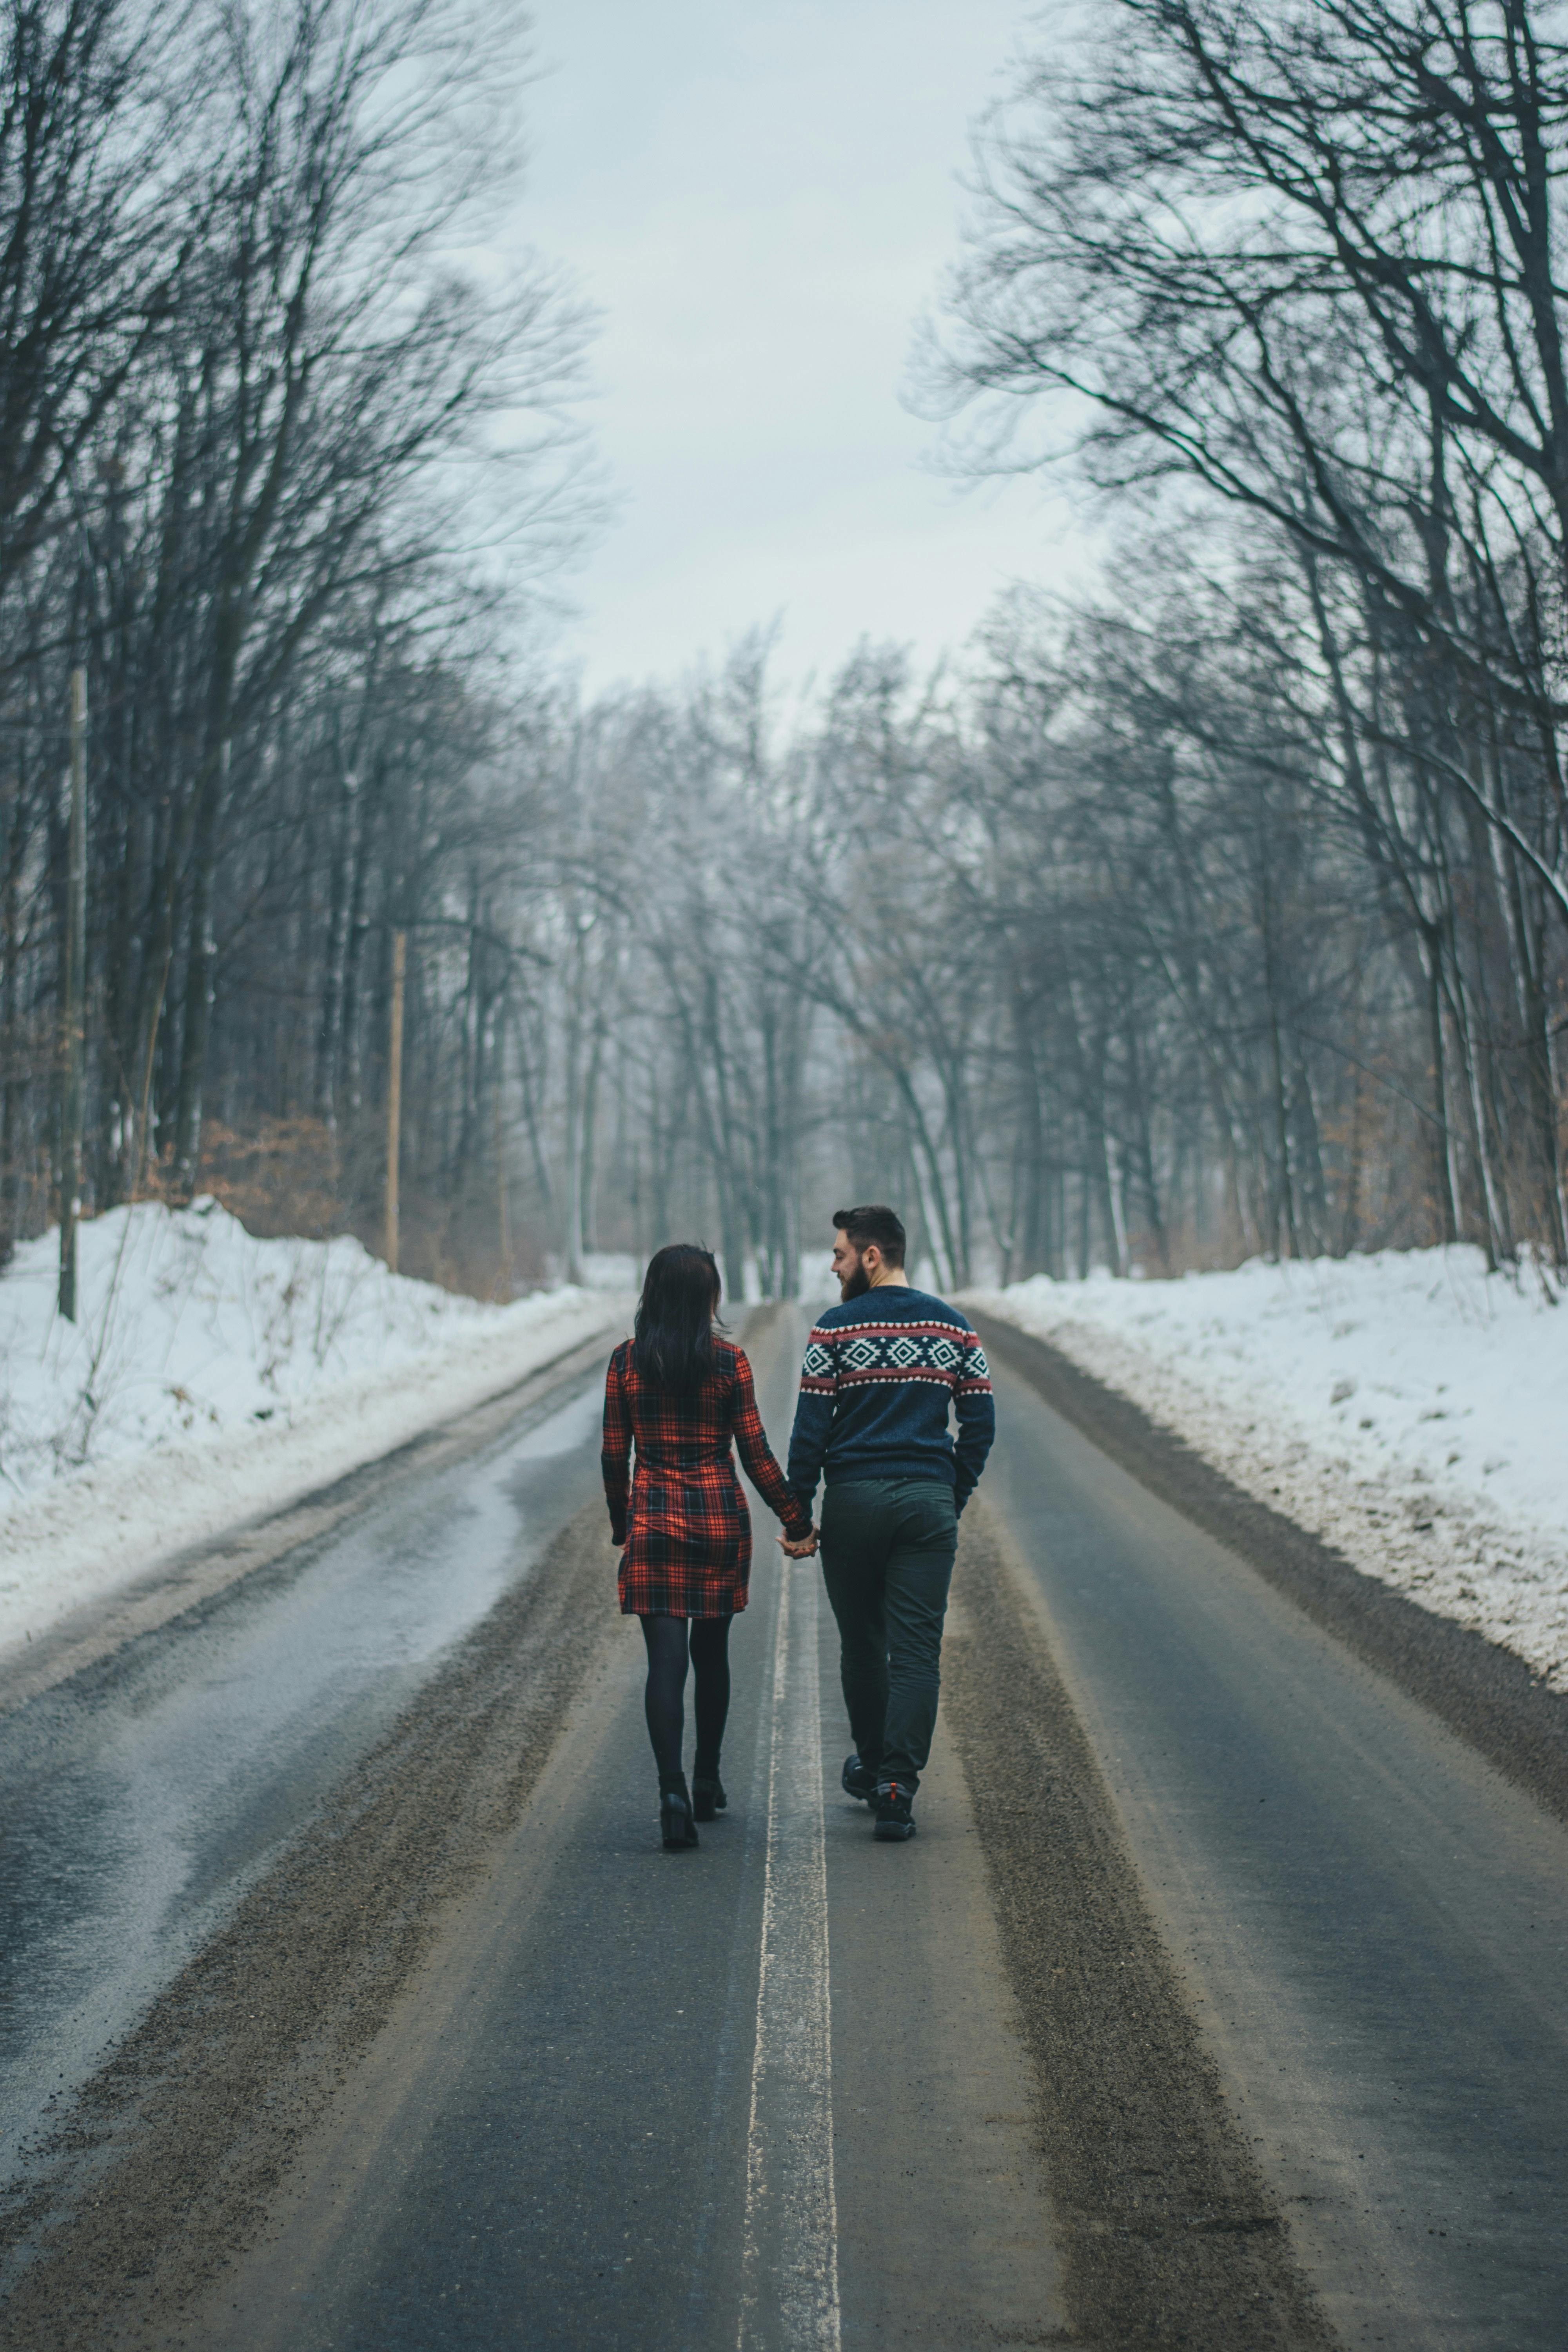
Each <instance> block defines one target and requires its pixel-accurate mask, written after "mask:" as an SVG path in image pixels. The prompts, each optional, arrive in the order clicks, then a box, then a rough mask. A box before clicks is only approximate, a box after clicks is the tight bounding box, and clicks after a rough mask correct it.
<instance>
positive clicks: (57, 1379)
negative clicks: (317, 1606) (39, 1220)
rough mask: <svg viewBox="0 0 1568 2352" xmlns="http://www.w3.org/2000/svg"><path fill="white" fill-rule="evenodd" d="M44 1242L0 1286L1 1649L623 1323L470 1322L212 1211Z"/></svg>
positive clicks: (147, 1205) (470, 1312) (565, 1298)
mask: <svg viewBox="0 0 1568 2352" xmlns="http://www.w3.org/2000/svg"><path fill="white" fill-rule="evenodd" d="M57 1257H58V1236H57V1235H56V1234H52V1233H51V1234H46V1235H45V1236H44V1237H43V1239H42V1240H40V1241H37V1242H29V1243H27V1244H25V1245H24V1246H23V1247H22V1248H20V1249H19V1250H18V1251H17V1252H16V1257H15V1258H14V1260H13V1261H12V1264H11V1265H10V1266H9V1267H8V1268H7V1269H6V1271H5V1275H4V1276H0V1649H5V1648H7V1647H9V1646H11V1645H13V1644H14V1643H16V1642H18V1641H20V1640H24V1639H26V1637H28V1636H29V1635H32V1634H37V1633H39V1632H41V1631H42V1630H43V1629H44V1628H45V1627H47V1625H49V1624H51V1623H52V1622H54V1621H55V1620H56V1619H57V1618H58V1617H59V1616H61V1615H62V1614H64V1612H66V1611H68V1610H69V1609H72V1608H74V1607H76V1606H77V1605H78V1604H79V1602H81V1601H86V1600H89V1599H92V1598H95V1597H97V1596H98V1595H100V1594H102V1593H104V1592H107V1591H110V1590H112V1588H113V1587H114V1586H116V1585H118V1584H121V1583H124V1582H125V1581H127V1580H129V1579H130V1578H132V1577H134V1576H137V1575H140V1574H141V1573H142V1571H143V1570H146V1569H147V1568H149V1567H151V1566H153V1564H154V1563H155V1562H156V1560H157V1559H159V1558H161V1557H163V1556H165V1555H167V1554H169V1553H172V1552H174V1551H178V1550H180V1549H184V1547H185V1546H186V1545H187V1544H192V1543H197V1542H200V1541H203V1540H205V1539H207V1538H214V1537H216V1536H219V1535H221V1534H223V1533H224V1532H225V1530H226V1529H227V1528H231V1527H233V1526H235V1525H236V1524H237V1523H238V1522H239V1521H241V1520H244V1519H247V1518H250V1517H255V1516H256V1515H257V1514H258V1513H259V1512H262V1511H266V1510H270V1509H275V1508H281V1507H284V1506H285V1505H286V1504H288V1503H289V1502H291V1501H293V1500H294V1499H295V1498H296V1497H297V1496H300V1495H302V1494H306V1493H309V1492H310V1489H311V1488H312V1487H316V1486H323V1485H326V1484H328V1483H329V1482H330V1481H331V1480H332V1479H334V1478H340V1477H342V1476H343V1475H345V1474H346V1473H347V1472H348V1471H350V1470H353V1469H356V1468H358V1467H359V1465H361V1464H362V1463H364V1462H368V1461H373V1460H374V1459H375V1457H376V1456H377V1455H378V1454H384V1453H386V1452H388V1451H389V1450H390V1449H391V1448H392V1447H394V1446H396V1445H400V1444H404V1443H405V1442H406V1440H407V1439H409V1438H410V1437H413V1436H415V1435H416V1434H417V1433H418V1432H419V1431H420V1430H422V1429H426V1428H428V1427H430V1426H431V1424H432V1423H437V1422H441V1421H445V1420H447V1419H448V1418H450V1417H451V1416H452V1415H453V1414H456V1413H459V1412H464V1411H466V1410H467V1409H468V1407H470V1406H472V1405H475V1404H479V1403H480V1402H483V1400H484V1399H485V1398H486V1397H489V1396H494V1395H496V1394H498V1393H499V1392H500V1391H501V1390H503V1389H506V1388H509V1387H510V1386H511V1385H512V1384H513V1383H514V1382H515V1381H520V1380H521V1379H523V1378H524V1377H525V1376H526V1375H527V1374H528V1373H529V1372H530V1371H531V1370H534V1369H535V1368H536V1367H537V1366H538V1365H540V1364H542V1363H547V1362H548V1361H549V1360H551V1359H552V1357H555V1356H557V1355H561V1354H563V1353H564V1352H565V1351H566V1350H567V1349H570V1348H573V1347H574V1346H576V1345H577V1344H578V1343H579V1342H580V1341H582V1340H584V1339H591V1338H593V1337H594V1336H595V1334H596V1333H598V1332H600V1331H608V1330H610V1329H611V1328H617V1327H619V1326H620V1325H622V1324H623V1323H624V1322H625V1320H626V1311H627V1302H626V1300H625V1299H624V1298H623V1297H618V1296H615V1297H612V1296H608V1295H605V1294H598V1295H590V1294H589V1293H588V1292H586V1291H583V1290H574V1289H570V1288H567V1289H561V1290H554V1291H549V1292H545V1293H542V1294H541V1295H539V1296H537V1297H531V1298H524V1299H521V1300H519V1301H518V1302H517V1304H516V1305H514V1306H510V1307H485V1306H481V1305H479V1303H478V1302H477V1301H476V1300H474V1299H470V1298H456V1297H452V1295H451V1294H450V1293H449V1292H447V1291H444V1290H439V1289H437V1287H436V1286H434V1285H433V1284H430V1283H424V1282H411V1281H409V1280H407V1279H405V1277H402V1276H397V1275H393V1274H389V1273H388V1272H387V1270H386V1268H385V1266H384V1265H382V1264H381V1263H380V1262H379V1260H377V1259H375V1258H373V1257H372V1256H371V1255H369V1253H368V1252H367V1251H366V1250H364V1249H363V1248H362V1246H361V1245H360V1244H359V1243H358V1242H357V1241H353V1240H349V1239H342V1240H337V1241H331V1242H302V1241H258V1240H256V1239H254V1238H253V1237H252V1235H250V1234H247V1232H246V1230H245V1228H244V1226H243V1225H241V1224H240V1223H238V1222H237V1219H235V1218H233V1217H231V1216H229V1215H228V1214H227V1213H226V1211H225V1210H223V1209H221V1208H220V1207H219V1206H218V1204H217V1202H216V1201H212V1200H203V1201H197V1202H195V1203H194V1204H193V1205H192V1206H191V1207H190V1208H189V1209H184V1210H180V1211H171V1210H168V1209H165V1208H163V1207H161V1206H159V1205H158V1204H156V1203H153V1202H143V1203H139V1204H138V1205H137V1206H136V1207H134V1208H121V1209H116V1210H113V1211H112V1212H111V1213H110V1214H109V1215H107V1216H103V1217H99V1218H95V1219H93V1220H92V1221H91V1222H90V1223H87V1224H84V1225H83V1226H82V1227H81V1229H80V1235H79V1255H78V1282H79V1297H80V1299H81V1312H80V1316H79V1320H78V1321H77V1323H76V1324H74V1325H72V1324H69V1323H65V1322H62V1321H61V1320H60V1318H59V1317H58V1315H57V1314H56V1312H55V1286H56V1266H57Z"/></svg>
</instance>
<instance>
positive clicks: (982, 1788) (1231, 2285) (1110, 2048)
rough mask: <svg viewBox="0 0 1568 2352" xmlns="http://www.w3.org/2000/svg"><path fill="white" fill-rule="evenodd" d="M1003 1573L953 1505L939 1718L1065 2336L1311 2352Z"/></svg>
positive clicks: (1310, 2306) (1054, 1672) (1090, 1767)
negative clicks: (1033, 2160) (974, 1838)
mask: <svg viewBox="0 0 1568 2352" xmlns="http://www.w3.org/2000/svg"><path fill="white" fill-rule="evenodd" d="M1021 1576H1022V1570H1021V1568H1020V1566H1019V1565H1018V1564H1017V1563H1016V1559H1015V1556H1014V1554H1013V1551H1012V1547H1011V1543H1010V1540H1009V1538H1008V1537H1007V1535H1006V1533H1005V1530H1004V1528H1002V1526H1001V1523H1000V1522H999V1521H998V1519H997V1518H996V1517H995V1515H994V1513H992V1512H989V1511H988V1510H987V1508H986V1507H985V1505H984V1503H983V1502H980V1501H976V1502H974V1503H972V1504H971V1506H970V1507H969V1509H968V1510H967V1511H966V1512H965V1514H964V1517H963V1524H962V1528H961V1533H960V1542H959V1554H958V1567H957V1572H956V1576H955V1580H954V1598H955V1600H956V1601H958V1603H959V1606H960V1612H961V1620H960V1625H959V1627H958V1629H957V1630H953V1631H950V1633H949V1637H948V1640H947V1642H946V1643H945V1644H944V1649H943V1677H942V1680H943V1691H942V1704H943V1710H944V1713H945V1714H946V1716H947V1718H948V1722H949V1725H950V1727H951V1728H952V1733H953V1736H954V1738H955V1741H956V1744H957V1748H958V1751H959V1756H960V1759H961V1761H962V1763H963V1771H964V1777H965V1779H966V1780H967V1781H968V1784H969V1790H970V1795H971V1799H972V1801H973V1807H974V1818H975V1822H976V1824H977V1826H978V1829H979V1833H980V1840H981V1845H982V1848H983V1851H984V1855H985V1859H986V1863H987V1865H988V1867H989V1871H990V1876H991V1885H992V1894H993V1899H994V1905H995V1910H996V1917H997V1922H998V1926H999V1927H1000V1931H1001V1937H1002V1949H1003V1955H1004V1958H1005V1964H1006V1967H1007V1970H1008V1974H1009V1977H1010V1978H1011V1980H1012V1985H1013V1990H1014V1994H1015V1997H1016V2002H1017V2009H1018V2015H1019V2020H1020V2024H1021V2029H1022V2033H1023V2039H1024V2042H1025V2047H1026V2052H1027V2054H1028V2057H1029V2060H1030V2062H1031V2065H1032V2068H1033V2072H1034V2075H1035V2081H1036V2086H1037V2098H1036V2125H1037V2142H1038V2145H1039V2147H1040V2152H1041V2155H1042V2158H1043V2159H1044V2163H1045V2168H1046V2176H1047V2182H1048V2184H1049V2189H1050V2196H1051V2204H1052V2211H1053V2216H1054V2220H1055V2225H1056V2234H1057V2242H1058V2249H1059V2252H1060V2255H1061V2263H1062V2287H1063V2294H1064V2298H1065V2301H1066V2305H1067V2309H1068V2317H1069V2321H1070V2324H1071V2327H1072V2330H1073V2333H1072V2335H1071V2336H1070V2338H1068V2341H1070V2342H1072V2343H1075V2344H1079V2345H1082V2346H1084V2347H1094V2352H1145V2347H1149V2348H1150V2352H1152V2347H1156V2346H1159V2347H1169V2346H1170V2345H1172V2344H1183V2343H1185V2344H1191V2345H1201V2346H1202V2347H1204V2352H1258V2346H1259V2345H1260V2344H1262V2343H1267V2344H1268V2346H1269V2347H1270V2352H1325V2347H1330V2346H1331V2345H1332V2344H1333V2343H1334V2342H1335V2340H1336V2339H1335V2338H1334V2336H1333V2335H1332V2333H1331V2329H1330V2328H1329V2326H1328V2325H1327V2322H1326V2321H1325V2319H1324V2317H1323V2315H1322V2314H1321V2309H1320V2307H1319V2305H1318V2304H1317V2302H1316V2300H1315V2298H1314V2296H1313V2295H1312V2293H1311V2291H1310V2287H1309V2286H1308V2285H1307V2284H1306V2281H1305V2279H1304V2277H1303V2275H1302V2273H1301V2272H1300V2269H1299V2267H1298V2265H1297V2263H1296V2260H1295V2256H1294V2253H1293V2252H1292V2249H1291V2245H1290V2240H1289V2230H1288V2228H1287V2226H1286V2223H1285V2219H1284V2215H1283V2213H1282V2211H1281V2209H1280V2206H1279V2201H1278V2200H1277V2199H1276V2198H1275V2196H1274V2194H1273V2192H1272V2191H1271V2190H1270V2189H1268V2185H1267V2184H1266V2182H1265V2181H1264V2179H1263V2177H1262V2175H1261V2173H1260V2172H1259V2171H1258V2167H1257V2165H1256V2164H1255V2162H1254V2160H1253V2158H1252V2155H1251V2151H1250V2149H1249V2148H1248V2147H1247V2145H1246V2142H1245V2141H1244V2139H1243V2138H1242V2136H1241V2134H1240V2131H1239V2129H1238V2127H1237V2124H1236V2122H1235V2120H1234V2118H1233V2117H1232V2116H1231V2115H1230V2113H1229V2111H1228V2109H1227V2107H1226V2099H1225V2093H1224V2089H1223V2085H1222V2083H1221V2079H1220V2075H1219V2072H1218V2069H1217V2067H1216V2066H1215V2063H1214V2061H1213V2059H1212V2058H1211V2057H1210V2056H1209V2054H1208V2053H1207V2052H1206V2051H1205V2048H1204V2046H1203V2042H1202V2039H1201V2036H1200V2033H1199V2030H1198V2027H1197V2025H1196V2023H1195V2021H1194V2018H1193V2015H1192V2011H1191V2009H1190V2006H1189V2004H1188V2002H1187V2000H1186V1999H1185V1997H1184V1993H1183V1990H1182V1987H1181V1984H1180V1980H1179V1979H1178V1977H1177V1974H1176V1971H1175V1969H1174V1967H1173V1963H1172V1961H1171V1958H1170V1957H1169V1955H1168V1953H1167V1951H1166V1948H1165V1946H1164V1942H1163V1938H1162V1937H1161V1935H1160V1932H1159V1929H1158V1927H1157V1926H1156V1925H1155V1922H1154V1918H1153V1915H1152V1911H1151V1910H1150V1907H1149V1906H1148V1904H1147V1902H1146V1901H1145V1899H1144V1896H1143V1893H1142V1886H1141V1885H1140V1882H1139V1878H1138V1872H1137V1866H1136V1864H1135V1863H1134V1861H1133V1859H1132V1855H1131V1851H1130V1850H1129V1848H1128V1846H1127V1844H1126V1842H1125V1839H1124V1837H1123V1835H1122V1832H1121V1824H1120V1822H1119V1820H1118V1818H1117V1813H1116V1807H1115V1803H1114V1800H1113V1799H1112V1797H1111V1794H1110V1790H1109V1788H1108V1787H1107V1785H1106V1782H1105V1780H1104V1778H1103V1775H1102V1774H1101V1772H1100V1766H1099V1764H1098V1762H1097V1761H1096V1759H1095V1755H1094V1751H1093V1748H1092V1747H1091V1745H1090V1742H1089V1737H1088V1735H1087V1733H1086V1732H1085V1730H1084V1728H1083V1727H1082V1725H1081V1723H1080V1722H1079V1718H1078V1716H1077V1714H1076V1713H1075V1711H1074V1709H1073V1706H1072V1703H1071V1701H1070V1699H1069V1697H1068V1692H1067V1688H1066V1685H1065V1684H1064V1683H1063V1681H1062V1678H1061V1675H1060V1674H1059V1672H1058V1668H1057V1665H1056V1663H1055V1661H1054V1659H1053V1658H1052V1657H1051V1655H1050V1653H1049V1650H1048V1647H1047V1643H1046V1640H1045V1638H1044V1635H1043V1633H1042V1632H1041V1629H1040V1627H1039V1624H1038V1621H1037V1618H1036V1616H1035V1614H1034V1612H1033V1611H1032V1610H1031V1609H1030V1607H1029V1604H1028V1602H1027V1601H1026V1598H1025V1597H1024V1592H1023V1590H1022V1585H1021Z"/></svg>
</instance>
